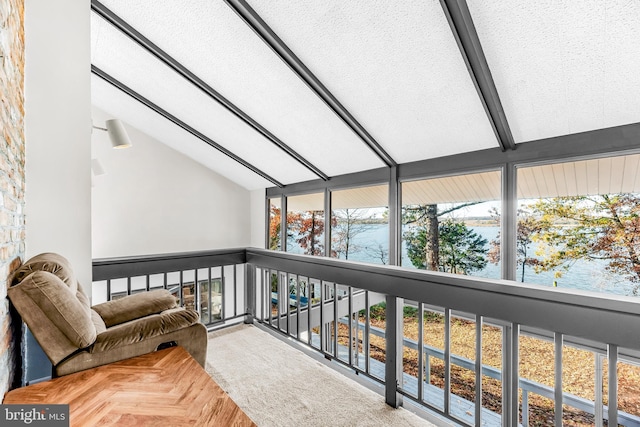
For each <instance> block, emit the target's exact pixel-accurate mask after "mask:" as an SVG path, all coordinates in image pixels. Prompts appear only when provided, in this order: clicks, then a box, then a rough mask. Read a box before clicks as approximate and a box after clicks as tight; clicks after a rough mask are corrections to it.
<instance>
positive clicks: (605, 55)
mask: <svg viewBox="0 0 640 427" xmlns="http://www.w3.org/2000/svg"><path fill="white" fill-rule="evenodd" d="M248 1H249V3H250V5H251V7H253V8H254V9H255V10H256V12H257V13H258V14H259V15H260V16H261V17H262V18H263V19H264V20H265V22H266V23H267V24H268V25H269V26H270V27H271V28H272V29H273V30H274V31H275V33H276V34H278V35H279V36H280V38H281V39H282V40H283V41H284V42H285V43H286V44H287V45H288V46H289V47H290V48H291V50H292V51H293V52H294V53H295V54H296V55H297V56H298V57H299V58H300V59H301V60H302V61H303V62H304V63H305V65H307V67H308V68H309V69H310V70H311V71H312V72H313V73H314V74H315V75H316V76H317V77H318V78H319V79H320V80H321V81H322V83H324V85H325V86H326V87H327V88H328V89H329V90H330V91H331V92H332V93H333V94H334V95H335V96H336V98H337V99H338V100H339V101H340V102H341V103H342V104H343V105H344V106H345V107H346V108H347V109H348V110H349V111H350V112H351V114H352V115H353V116H354V117H355V118H356V119H357V120H358V121H359V122H360V123H361V124H362V125H363V126H364V128H365V129H366V130H367V131H368V132H369V133H370V134H371V135H372V136H373V137H374V138H375V139H376V140H377V141H378V142H379V143H380V145H381V146H382V147H384V149H385V150H386V151H387V152H388V153H389V154H390V155H391V156H392V157H393V158H394V160H395V161H397V162H398V163H405V162H410V161H416V160H423V159H429V158H436V157H440V156H444V155H451V154H456V153H463V152H470V151H474V150H479V149H484V148H490V147H497V146H498V144H497V141H496V138H495V135H494V133H493V131H492V128H491V125H490V124H489V121H488V119H487V115H486V113H485V111H484V108H483V106H482V103H481V101H480V100H479V97H478V94H477V91H476V89H475V87H474V85H473V83H472V81H471V78H470V76H469V72H468V70H467V68H466V66H465V63H464V61H463V59H462V56H461V54H460V51H459V48H458V46H457V44H456V42H455V39H454V37H453V35H452V31H451V29H450V27H449V24H448V23H447V20H446V18H445V15H444V13H443V10H442V6H441V4H440V2H438V1H435V0H432V1H424V0H407V1H403V2H393V1H388V0H349V1H340V0H323V1H316V2H303V1H287V0H248ZM102 3H103V4H104V5H105V6H106V7H108V8H109V9H111V10H112V11H113V12H114V13H115V14H116V15H118V16H119V17H121V18H122V19H124V20H125V21H126V22H127V23H128V24H130V25H132V26H133V27H134V28H135V29H137V30H138V31H139V32H141V33H142V34H143V35H144V36H146V37H147V38H149V39H150V40H151V41H152V42H153V43H155V44H156V45H158V46H159V47H160V48H162V49H163V50H165V51H166V52H167V53H168V54H169V55H171V56H173V57H174V58H175V59H176V60H178V61H179V62H181V63H182V64H183V65H184V66H185V67H187V68H188V69H189V70H190V71H192V72H193V73H194V74H196V75H197V76H198V77H200V78H201V79H203V80H204V81H205V82H207V83H208V84H209V85H210V86H212V87H213V88H214V89H215V90H217V91H218V92H220V93H221V94H222V95H223V96H225V97H226V98H228V99H229V100H230V101H231V102H233V103H234V104H236V105H237V106H238V107H240V108H241V109H242V110H244V111H245V112H246V113H247V114H248V115H249V116H251V117H252V118H253V119H255V120H256V121H257V122H258V123H260V124H261V125H263V126H264V127H265V128H266V129H268V130H269V131H270V132H271V133H273V134H274V135H275V136H276V137H278V138H279V139H281V140H282V141H283V142H284V143H285V144H287V145H289V146H290V147H291V148H293V149H294V150H295V151H297V152H298V153H299V154H300V155H302V156H303V157H305V158H306V159H307V160H308V161H310V162H311V163H312V164H314V165H315V166H317V167H318V168H319V169H320V170H321V171H322V172H324V173H325V174H327V175H329V176H336V175H342V174H346V173H352V172H359V171H363V170H368V169H373V168H378V167H381V166H384V165H383V163H382V161H381V160H380V159H378V158H377V157H376V156H375V154H374V153H373V152H372V151H371V150H370V149H369V148H368V147H367V146H366V145H365V144H364V143H363V141H362V140H361V139H359V137H358V136H357V135H356V134H355V133H354V132H353V131H352V130H350V129H349V128H348V127H347V126H346V125H345V124H344V123H343V122H342V121H341V119H339V118H338V117H337V116H336V115H335V114H334V113H333V112H332V111H331V110H330V109H329V108H328V107H327V106H326V105H325V104H324V102H323V101H322V100H320V98H319V97H317V96H316V95H315V94H314V93H313V92H312V91H311V90H310V89H309V88H308V87H307V86H306V84H305V83H303V82H302V81H301V80H300V79H299V78H298V77H297V76H296V75H295V74H294V73H293V71H292V70H291V69H289V68H288V66H287V65H285V64H284V63H283V62H282V61H281V60H280V59H279V58H278V57H277V55H276V54H275V53H274V52H273V51H272V50H271V49H270V48H269V47H268V46H267V45H266V44H265V43H263V42H262V41H261V40H260V38H259V37H258V36H257V35H256V34H255V33H254V32H253V31H252V30H251V29H250V28H249V27H248V26H247V25H246V24H245V23H244V22H243V21H242V19H241V18H240V17H239V16H237V15H236V14H235V12H233V10H232V9H231V8H230V7H229V6H228V5H227V4H226V3H225V2H224V1H223V0H218V1H211V0H191V1H189V2H184V1H182V0H163V1H160V2H158V1H152V0H138V1H135V2H132V1H127V0H102ZM468 4H469V10H470V13H471V16H472V18H473V21H474V24H475V27H476V29H477V32H478V36H479V39H480V42H481V43H482V48H483V51H484V53H485V55H486V57H487V62H488V65H489V67H490V70H491V73H492V75H493V78H494V81H495V83H496V87H497V90H498V94H499V96H500V98H501V101H502V104H503V107H504V110H505V113H506V117H507V119H508V121H509V125H510V128H511V130H512V132H513V135H514V139H515V140H516V142H524V141H531V140H535V139H541V138H547V137H554V136H560V135H565V134H570V133H576V132H583V131H588V130H593V129H598V128H604V127H610V126H617V125H622V124H628V123H633V122H639V121H640V102H638V99H640V54H639V53H638V52H639V50H638V46H637V40H639V39H640V1H630V0H580V1H574V0H557V1H550V0H535V1H530V2H524V1H504V0H468ZM91 25H92V62H93V63H94V64H95V65H97V66H98V67H100V68H102V69H103V70H104V71H106V72H108V73H109V74H111V75H113V76H114V77H115V78H117V79H118V80H120V81H122V82H123V83H125V84H126V85H129V86H131V87H132V88H133V89H134V90H136V91H137V92H139V93H141V94H142V95H143V96H145V97H147V98H149V99H150V100H152V101H153V102H155V103H156V104H158V105H159V106H160V107H161V108H163V109H165V110H167V111H169V112H170V113H172V114H173V115H175V116H177V117H178V118H179V119H181V120H183V121H184V122H186V123H187V124H189V125H191V126H193V127H194V128H196V129H197V130H198V131H200V132H202V133H204V134H206V135H207V136H208V137H209V138H211V139H212V140H214V141H216V142H217V143H219V144H220V145H222V146H224V147H226V148H228V149H229V150H231V151H232V152H234V153H235V154H236V155H238V156H239V157H241V158H243V159H245V160H246V161H247V162H249V163H251V164H253V165H254V166H256V167H257V168H258V169H261V170H262V171H264V172H265V173H267V174H269V175H271V176H272V177H273V178H275V179H276V180H278V181H280V182H283V183H285V184H289V183H294V182H300V181H306V180H310V179H316V178H317V176H316V175H315V174H313V173H312V172H310V171H309V170H308V169H306V168H305V167H303V166H302V165H300V164H299V163H298V162H297V161H295V160H293V159H292V158H291V157H290V156H288V155H287V154H285V153H284V152H283V151H282V150H280V149H279V148H277V147H275V146H274V145H273V144H272V143H271V142H270V141H268V140H267V139H266V138H265V137H263V136H262V135H260V134H259V133H258V132H256V131H255V130H253V129H252V128H251V127H249V126H248V125H246V124H245V123H244V122H242V121H241V120H240V119H238V118H236V117H235V116H234V115H233V114H231V113H229V112H228V111H226V110H225V109H224V108H222V107H220V105H218V104H217V103H216V102H215V101H213V100H211V99H210V98H209V97H207V96H206V95H204V94H203V93H201V92H200V91H199V90H197V89H195V88H194V87H192V86H191V85H190V84H188V83H187V82H186V81H185V80H184V79H182V78H181V77H179V76H178V75H177V74H175V73H174V72H173V71H171V70H170V69H168V68H167V67H166V66H164V65H162V64H161V63H160V62H159V61H158V60H156V59H154V58H153V57H151V56H150V55H149V54H148V53H146V52H145V51H144V50H142V49H141V48H140V47H138V46H137V45H135V44H134V43H133V42H131V41H130V40H129V39H128V38H126V37H125V36H123V35H122V34H120V32H119V31H117V30H115V29H114V28H112V27H111V26H110V24H108V23H106V22H105V21H103V20H102V19H101V18H99V17H97V16H94V15H93V14H92V22H91ZM92 96H93V103H94V104H95V105H96V106H97V107H99V108H101V109H103V110H104V111H106V112H107V113H109V114H111V115H113V116H115V117H118V118H120V119H122V120H124V121H125V122H126V123H128V124H129V125H131V126H133V127H136V128H138V129H140V130H142V131H144V132H146V133H149V134H150V135H151V136H153V137H154V138H156V139H158V140H160V141H162V142H164V143H166V144H168V145H170V146H172V147H174V148H176V149H179V150H180V151H182V152H184V153H185V154H187V155H189V156H191V157H193V158H195V159H196V160H198V161H200V162H202V163H203V164H207V165H208V166H209V167H210V168H211V169H213V170H215V171H217V172H219V173H221V174H223V175H225V176H226V177H228V178H229V179H231V180H233V181H235V182H237V183H239V184H240V185H243V186H245V187H246V188H249V189H255V188H263V187H270V186H272V184H271V183H269V182H268V181H266V180H264V179H263V178H261V177H259V176H257V175H256V174H254V173H253V172H251V171H249V170H247V169H246V168H244V167H242V166H240V165H239V164H237V163H235V162H233V161H232V160H230V159H229V158H228V157H226V156H224V155H221V154H220V153H218V152H216V151H215V150H213V149H211V148H210V147H209V146H208V145H206V144H205V143H204V142H202V141H199V140H198V139H196V138H195V137H193V136H191V135H189V134H188V133H187V132H185V131H183V130H181V129H179V128H178V127H177V126H175V125H173V124H170V123H167V121H166V120H164V119H161V118H160V117H159V116H158V115H157V114H156V113H154V112H152V111H149V110H148V109H147V108H145V107H143V106H142V105H140V104H139V103H137V101H133V100H131V99H130V98H129V97H128V96H126V95H123V94H121V93H119V92H118V90H116V89H113V88H109V87H108V85H106V84H105V83H104V82H99V81H98V82H96V79H95V78H94V90H93V93H92ZM426 172H428V171H426ZM523 173H524V172H523ZM482 177H485V175H482ZM485 178H486V177H485ZM487 179H489V181H488V182H486V183H485V184H486V186H487V187H488V188H489V189H488V190H481V189H480V188H476V189H475V190H474V191H475V192H476V193H477V194H475V195H474V194H468V193H467V190H466V189H465V188H466V187H465V185H467V186H471V187H473V184H474V183H473V182H470V183H469V184H462V183H457V182H453V181H450V180H447V181H446V182H445V181H443V182H442V183H441V184H442V185H443V186H444V185H445V184H446V185H451V186H452V187H451V188H452V190H451V191H450V192H449V193H446V192H445V193H444V194H443V193H442V190H438V188H431V189H429V191H431V193H429V194H427V193H426V191H427V189H425V188H418V187H416V189H415V194H414V195H413V196H411V197H415V199H416V200H418V199H420V198H423V199H425V200H426V199H428V200H440V201H442V202H444V201H452V200H453V199H452V197H453V196H455V193H456V191H457V192H458V196H455V197H458V198H462V199H464V200H467V199H468V197H476V198H477V199H483V200H484V199H487V200H488V199H491V198H493V197H494V190H495V188H494V187H495V185H494V184H495V182H496V181H495V180H496V177H495V176H493V177H491V178H487ZM538 179H548V177H547V178H545V177H540V176H539V177H538ZM498 181H499V179H498ZM405 185H407V188H411V186H410V185H409V184H408V183H407V184H405ZM416 185H417V184H416ZM456 186H457V187H456ZM454 190H456V191H454ZM538 190H539V189H538ZM438 191H440V194H438ZM469 191H471V190H469ZM483 191H484V192H483ZM523 191H524V190H523ZM405 193H406V192H405ZM410 195H411V193H410V192H409V193H406V194H405V197H410ZM467 196H468V197H467ZM353 197H356V195H354V196H353ZM455 197H454V198H455ZM450 199H451V200H450ZM301 200H303V199H301ZM407 200H408V199H407ZM472 200H475V199H472ZM305 203H306V202H305ZM314 203H315V202H314ZM303 204H304V203H302V205H303ZM311 204H313V203H311ZM302 205H301V206H302Z"/></svg>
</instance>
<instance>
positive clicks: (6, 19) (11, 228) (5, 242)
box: [0, 0, 25, 401]
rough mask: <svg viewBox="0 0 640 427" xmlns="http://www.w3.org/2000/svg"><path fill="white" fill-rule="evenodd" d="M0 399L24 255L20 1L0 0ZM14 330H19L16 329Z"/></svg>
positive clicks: (13, 351)
mask: <svg viewBox="0 0 640 427" xmlns="http://www.w3.org/2000/svg"><path fill="white" fill-rule="evenodd" d="M0 56H1V57H0V91H1V93H0V95H1V96H0V99H1V100H2V101H1V104H0V334H1V335H0V401H1V400H2V398H3V397H4V394H5V393H6V392H7V390H9V389H10V388H11V387H12V385H13V383H14V377H15V376H17V375H19V373H18V372H17V371H16V360H17V359H18V355H19V353H20V349H19V347H18V342H19V341H18V338H19V337H18V335H19V333H18V332H14V329H15V327H14V326H13V325H12V321H11V318H12V316H11V314H10V312H9V300H8V299H7V278H8V276H9V275H10V274H11V272H12V271H13V269H15V267H16V266H17V265H19V263H20V259H23V258H24V254H25V218H24V213H23V212H24V190H25V140H24V56H25V53H24V0H0ZM18 330H19V329H18Z"/></svg>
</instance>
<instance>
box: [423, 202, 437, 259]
mask: <svg viewBox="0 0 640 427" xmlns="http://www.w3.org/2000/svg"><path fill="white" fill-rule="evenodd" d="M425 219H426V228H427V242H426V244H425V245H424V252H425V261H426V262H425V264H426V269H427V270H431V271H438V258H439V255H440V244H439V236H438V205H427V206H426V218H425Z"/></svg>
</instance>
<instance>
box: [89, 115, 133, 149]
mask: <svg viewBox="0 0 640 427" xmlns="http://www.w3.org/2000/svg"><path fill="white" fill-rule="evenodd" d="M105 126H106V127H104V128H101V127H99V126H93V127H94V129H100V130H104V131H107V133H108V134H109V139H110V140H111V145H113V148H128V147H131V145H132V144H131V140H130V139H129V135H128V134H127V130H126V129H125V128H124V124H123V123H122V122H121V121H120V120H118V119H112V120H107V121H106V122H105Z"/></svg>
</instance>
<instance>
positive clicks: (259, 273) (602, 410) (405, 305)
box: [93, 248, 640, 426]
mask: <svg viewBox="0 0 640 427" xmlns="http://www.w3.org/2000/svg"><path fill="white" fill-rule="evenodd" d="M155 287H164V288H167V289H172V288H173V289H175V291H176V296H177V298H179V299H180V300H181V301H182V302H183V303H184V304H186V305H188V304H193V306H194V308H196V309H197V310H198V311H199V312H200V313H201V315H203V322H204V323H205V324H207V325H209V326H211V327H215V326H217V325H221V324H223V323H224V322H227V321H230V320H237V319H240V318H245V320H251V321H253V320H255V321H257V322H260V323H262V324H264V325H266V326H267V327H270V328H273V329H275V330H277V331H279V332H281V333H283V334H286V335H288V336H290V337H292V338H294V339H296V340H298V341H300V342H302V343H304V344H306V345H308V346H310V347H311V348H314V349H316V350H317V351H319V352H321V353H322V354H324V355H325V357H328V358H332V359H335V360H336V361H338V362H339V363H342V364H345V365H347V366H349V367H351V368H352V369H354V370H355V371H356V372H358V373H359V374H361V375H363V376H366V377H369V378H371V379H372V380H374V381H377V382H379V383H381V384H384V385H385V390H386V391H385V399H386V401H387V403H388V404H390V405H392V406H398V405H400V404H402V399H403V398H406V399H409V400H412V401H414V402H416V403H418V404H420V405H423V406H424V407H426V408H428V409H430V410H433V411H435V412H436V413H439V414H441V415H442V416H444V417H446V418H448V419H451V420H454V421H455V422H457V423H458V424H460V425H477V426H479V425H504V426H515V425H519V424H520V425H525V426H527V425H529V418H530V415H531V414H533V412H532V411H533V410H534V407H533V406H531V405H530V404H531V402H532V399H546V400H547V402H548V403H549V404H550V405H551V407H552V409H551V411H550V415H549V414H548V418H547V419H546V422H547V423H549V424H550V425H552V424H555V425H558V426H560V425H563V422H565V421H573V420H572V417H573V416H575V412H576V411H583V412H584V413H585V414H588V416H589V417H591V418H590V422H591V423H592V424H594V425H596V426H602V425H605V424H607V425H616V423H617V424H619V425H626V426H640V417H638V415H640V414H638V413H637V412H636V413H627V412H624V411H621V410H618V396H619V390H618V385H619V381H618V380H619V378H618V372H619V371H620V369H621V367H623V366H627V365H630V364H637V363H638V361H639V360H640V359H639V358H638V354H639V352H638V350H640V336H639V335H638V334H637V332H636V330H637V325H638V324H640V304H639V303H637V302H635V300H634V299H632V298H628V297H618V296H609V295H597V294H592V293H588V292H578V293H576V292H567V291H564V290H560V289H551V288H543V287H538V286H533V285H527V284H520V283H515V282H507V281H499V280H487V279H478V278H472V277H467V276H452V275H446V274H440V273H433V272H425V271H414V270H406V269H401V268H398V267H390V266H376V265H369V264H361V263H354V262H348V261H342V260H336V259H328V258H321V257H310V256H305V255H293V254H287V253H283V252H274V251H267V250H262V249H254V248H247V249H232V250H222V251H207V252H198V253H187V254H173V255H162V256H151V257H136V258H127V259H110V260H96V261H94V290H93V292H94V301H95V299H96V297H97V298H100V295H104V298H108V297H114V296H116V297H117V295H118V294H119V293H122V292H124V293H133V292H136V291H146V290H149V289H153V288H155ZM185 289H186V290H185ZM214 301H216V302H218V303H219V304H220V307H221V308H220V309H219V310H217V309H215V308H214V306H215V304H214V303H213V302H214ZM212 304H213V305H212ZM214 313H217V314H215V315H214ZM419 319H422V320H419ZM461 334H467V335H468V338H467V339H466V341H465V342H464V343H463V344H464V346H465V347H468V348H461V344H460V342H458V341H456V340H455V339H453V338H455V337H456V336H460V335H461ZM496 340H497V341H496ZM525 341H532V342H534V343H535V344H536V345H538V344H539V346H540V347H544V346H547V347H550V348H551V352H550V353H549V352H548V353H546V354H551V355H552V356H551V357H548V358H547V359H545V360H538V361H537V363H540V364H544V365H545V366H548V367H550V369H551V370H552V372H553V373H554V374H553V375H552V376H553V378H554V380H553V384H542V383H540V382H536V381H534V380H532V379H529V378H525V377H522V376H520V375H519V374H520V368H521V360H522V359H524V358H526V357H527V356H528V355H527V354H521V351H522V350H521V344H522V343H523V342H525ZM492 347H494V348H492ZM495 347H497V348H498V353H499V354H500V357H499V360H497V361H496V360H488V358H487V353H489V350H491V353H495V352H496V351H495V350H496V348H495ZM571 351H578V352H588V353H589V354H592V355H593V367H592V371H593V393H592V396H593V397H592V398H589V399H588V398H584V397H579V396H577V395H576V394H574V393H570V392H569V391H568V390H566V387H565V385H564V384H563V382H564V378H565V376H566V374H567V372H566V369H567V368H564V369H563V366H570V363H568V362H571V360H569V357H570V356H569V354H571V353H570V352H571ZM609 366H611V367H616V369H608V367H609ZM496 390H498V392H496ZM488 395H491V396H492V397H491V401H489V399H488V398H487V396H488ZM549 417H550V418H549ZM536 422H537V423H539V422H540V421H539V420H537V421H536Z"/></svg>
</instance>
